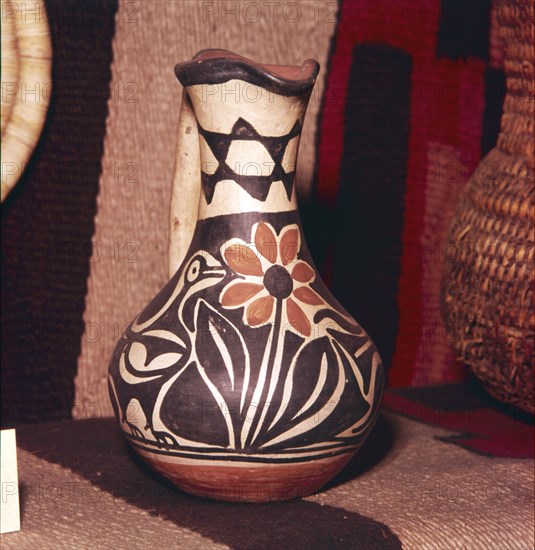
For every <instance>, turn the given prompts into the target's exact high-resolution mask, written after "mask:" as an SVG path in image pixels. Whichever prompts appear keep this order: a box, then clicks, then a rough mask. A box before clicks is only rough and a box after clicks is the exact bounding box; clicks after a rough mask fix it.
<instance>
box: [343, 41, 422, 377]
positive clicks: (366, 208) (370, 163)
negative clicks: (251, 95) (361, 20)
mask: <svg viewBox="0 0 535 550" xmlns="http://www.w3.org/2000/svg"><path fill="white" fill-rule="evenodd" d="M411 67H412V60H411V58H410V56H409V55H407V54H406V53H404V52H402V51H400V50H397V49H395V48H392V47H389V46H385V45H373V44H363V45H359V46H356V47H355V49H354V53H353V64H352V67H351V76H350V81H349V89H348V94H347V103H346V108H345V135H344V153H343V158H342V162H341V169H340V191H339V196H338V199H339V200H338V205H337V211H336V218H337V222H338V235H337V239H336V242H337V249H336V254H335V259H334V265H333V293H334V294H335V296H336V297H337V298H338V299H339V300H340V302H341V303H342V304H343V306H344V307H345V308H346V309H347V310H348V311H349V312H350V313H351V314H352V315H353V316H354V317H355V318H356V319H357V321H358V322H359V323H361V324H362V326H363V327H364V329H365V330H366V331H367V332H368V333H369V334H370V336H371V337H372V339H373V340H374V342H375V344H376V345H377V347H378V348H379V349H380V350H381V355H382V358H383V361H384V363H385V365H386V366H387V367H388V366H389V364H390V362H391V358H392V354H393V351H394V345H395V339H396V334H397V330H398V308H397V301H396V295H397V291H398V279H399V275H400V263H401V254H402V243H401V235H402V229H403V200H404V193H405V179H406V172H407V159H408V136H409V119H410V102H409V94H410V82H411Z"/></svg>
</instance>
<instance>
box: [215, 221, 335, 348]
mask: <svg viewBox="0 0 535 550" xmlns="http://www.w3.org/2000/svg"><path fill="white" fill-rule="evenodd" d="M252 237H253V238H252V241H253V242H252V243H246V242H244V241H243V240H241V239H232V240H230V241H227V242H226V243H225V244H224V245H223V246H222V247H221V254H222V256H223V258H224V259H225V261H226V263H227V264H228V266H229V267H230V268H231V269H232V270H233V271H234V272H235V273H236V274H237V275H240V276H241V277H240V278H237V279H234V280H232V281H231V282H230V283H229V284H228V285H227V286H226V287H225V288H224V289H223V291H222V292H221V297H220V301H221V304H222V305H223V307H226V308H239V307H243V308H244V313H243V320H244V322H245V323H246V324H247V325H248V326H250V327H258V326H262V325H265V324H266V323H269V322H272V321H273V319H274V317H275V312H276V309H277V307H276V306H277V303H278V302H280V307H281V308H282V309H281V315H284V316H285V320H286V321H287V323H286V325H287V326H288V328H290V329H292V330H293V331H294V332H296V333H298V334H300V335H302V336H305V337H306V336H310V334H311V325H310V320H309V319H311V318H312V316H313V314H314V312H315V311H316V310H317V308H318V306H321V305H322V304H324V303H325V302H324V300H323V298H321V296H319V295H318V294H317V293H316V292H315V291H314V290H312V288H310V283H311V282H312V281H313V280H314V278H315V276H316V274H315V272H314V270H313V269H312V267H311V266H310V265H309V264H308V263H307V262H305V261H303V260H299V259H298V254H299V251H300V249H301V234H300V231H299V227H298V226H297V225H296V224H293V225H288V226H286V227H284V228H283V229H282V231H281V232H280V234H279V235H278V236H277V234H276V233H275V230H274V229H273V227H272V226H271V225H270V224H268V223H265V222H261V223H258V224H256V225H255V226H254V227H253V231H252ZM281 322H284V320H283V319H281Z"/></svg>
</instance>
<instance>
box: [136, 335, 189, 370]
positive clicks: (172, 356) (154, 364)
mask: <svg viewBox="0 0 535 550" xmlns="http://www.w3.org/2000/svg"><path fill="white" fill-rule="evenodd" d="M181 357H182V353H162V354H161V355H157V356H156V357H155V358H154V359H153V360H152V361H151V362H150V363H149V364H148V365H147V364H146V363H147V348H146V347H145V346H144V345H143V344H142V343H141V342H134V343H133V344H132V345H131V346H130V351H129V352H128V360H129V361H130V364H131V365H132V367H133V368H134V369H135V370H137V371H140V372H150V371H154V370H160V369H167V368H169V367H171V366H172V365H175V364H176V363H177V362H178V361H179V360H180V359H181Z"/></svg>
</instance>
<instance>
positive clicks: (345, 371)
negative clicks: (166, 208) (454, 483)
mask: <svg viewBox="0 0 535 550" xmlns="http://www.w3.org/2000/svg"><path fill="white" fill-rule="evenodd" d="M318 69H319V66H318V64H317V62H316V61H314V60H307V61H305V62H304V63H303V65H301V66H298V67H289V66H268V65H259V64H257V63H254V62H253V61H250V60H248V59H245V58H243V57H240V56H237V55H235V54H232V53H230V52H226V51H222V50H207V51H202V52H200V53H199V54H197V56H195V57H194V58H193V60H192V61H189V62H186V63H181V64H179V65H177V67H176V68H175V72H176V75H177V77H178V78H179V80H180V82H181V83H182V84H183V86H184V90H185V97H184V102H183V112H184V110H186V111H187V113H186V114H187V116H189V117H190V120H191V121H193V124H189V125H187V126H186V127H185V128H184V132H183V134H181V136H182V135H183V138H182V137H181V138H179V139H183V140H184V143H188V144H189V145H188V146H187V147H185V146H184V145H183V144H182V146H181V144H179V147H178V149H179V151H181V155H182V158H183V160H184V162H185V163H187V162H191V159H194V161H193V165H192V166H193V168H192V170H186V169H185V168H182V169H181V168H180V167H179V168H178V170H179V172H180V170H182V178H183V179H184V178H185V180H187V181H184V182H182V183H181V185H182V188H181V187H180V185H179V188H178V190H177V189H175V190H174V196H175V199H176V198H177V197H178V200H180V191H181V189H182V190H184V196H183V203H184V204H186V205H188V204H191V202H192V199H191V197H192V196H193V197H195V201H194V202H195V211H196V214H197V215H196V216H195V221H194V223H192V224H191V226H192V232H193V235H192V236H191V237H189V236H188V237H187V239H186V238H182V242H184V241H185V240H187V241H188V247H187V248H184V251H183V252H181V253H180V254H179V256H180V262H179V263H180V265H179V266H178V269H177V270H176V272H175V273H174V274H173V276H172V277H171V279H170V280H169V282H168V283H167V284H166V285H165V287H164V288H163V289H162V290H161V291H160V292H159V293H158V294H157V296H156V297H155V298H154V299H153V300H152V301H151V302H150V304H149V305H148V306H147V307H146V308H145V309H144V310H143V311H142V312H141V313H140V314H139V315H138V316H137V317H136V318H135V319H134V321H133V322H132V323H131V324H130V325H129V326H128V328H127V329H126V331H125V333H124V335H123V336H122V337H121V339H120V340H119V342H118V343H117V347H116V349H115V352H114V354H113V356H112V358H111V362H110V367H109V389H110V397H111V401H112V404H113V406H114V410H115V412H116V415H117V419H118V421H119V424H120V426H121V428H122V430H123V431H124V433H125V435H126V437H127V439H128V441H129V442H130V443H131V445H132V446H133V448H134V449H135V450H136V452H137V453H139V455H140V456H141V457H142V458H143V459H144V460H145V461H146V462H147V463H148V464H150V465H151V466H152V467H153V468H154V469H155V470H157V471H158V472H160V473H161V474H162V475H163V476H165V477H166V478H168V479H169V480H171V481H172V482H173V483H175V484H176V485H177V486H178V487H180V488H181V489H183V490H185V491H187V492H190V493H193V494H195V495H200V496H204V497H209V498H215V499H222V500H232V501H252V502H254V501H256V502H262V501H270V500H285V499H290V498H295V497H298V496H304V495H307V494H311V493H313V492H315V491H317V490H318V489H320V488H321V487H322V486H323V485H325V484H326V483H327V482H328V481H329V480H330V479H332V478H333V477H334V476H335V475H336V474H337V473H338V472H339V471H340V470H341V469H342V468H343V467H344V466H345V465H346V464H347V462H348V461H349V460H350V459H351V458H352V457H353V456H354V454H355V453H356V451H357V450H358V448H359V447H360V446H361V445H362V443H363V441H364V440H365V438H366V436H367V434H368V433H369V431H370V429H371V427H372V425H373V423H374V420H375V417H376V415H377V410H378V407H379V403H380V399H381V395H382V390H383V369H382V364H381V359H380V356H379V354H378V352H377V350H376V348H375V346H374V344H373V342H372V341H371V339H370V338H369V336H368V335H367V334H366V333H365V331H364V330H363V329H362V328H361V327H360V325H359V324H358V323H357V322H356V321H355V320H354V319H353V318H352V317H351V316H350V315H349V314H348V313H347V312H346V311H345V310H344V309H343V307H342V306H341V305H340V304H339V303H338V302H337V301H336V300H335V299H334V297H333V296H332V295H331V294H330V292H329V291H328V289H327V288H326V287H325V285H324V284H323V282H322V281H321V279H320V277H319V274H318V272H317V270H316V268H315V267H314V263H313V261H312V258H311V256H310V253H309V251H308V248H307V245H306V242H305V238H304V235H303V230H302V226H301V223H300V220H299V213H298V210H297V201H296V194H295V188H294V179H295V167H296V159H297V151H298V145H299V139H300V135H301V129H302V126H303V119H304V116H305V110H306V106H307V103H308V98H309V96H310V93H311V90H312V87H313V85H314V82H315V79H316V75H317V72H318ZM183 126H184V125H183ZM192 135H193V136H194V137H193V138H192ZM188 159H189V160H188ZM186 173H188V174H189V177H186V176H185V174H186ZM192 182H193V183H192ZM179 183H180V182H179ZM187 190H190V191H191V192H188V193H186V191H187ZM171 258H174V261H177V256H176V254H175V255H174V256H173V253H171Z"/></svg>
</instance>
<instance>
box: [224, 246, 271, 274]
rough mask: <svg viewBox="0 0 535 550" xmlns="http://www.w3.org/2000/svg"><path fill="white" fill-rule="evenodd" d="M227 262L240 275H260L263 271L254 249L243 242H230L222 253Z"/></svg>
mask: <svg viewBox="0 0 535 550" xmlns="http://www.w3.org/2000/svg"><path fill="white" fill-rule="evenodd" d="M223 255H224V256H225V260H226V262H227V264H228V265H229V266H230V267H231V268H232V269H233V270H234V271H235V272H236V273H239V274H240V275H253V276H256V277H261V276H262V275H263V274H264V272H263V271H262V265H261V264H260V260H259V259H258V257H257V256H256V254H255V252H254V250H251V249H250V248H249V247H248V246H245V245H244V244H239V243H236V244H232V245H230V246H229V247H228V248H227V249H226V250H225V252H224V253H223Z"/></svg>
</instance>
